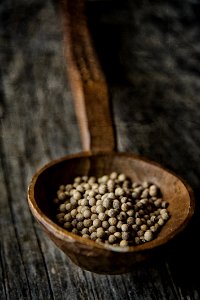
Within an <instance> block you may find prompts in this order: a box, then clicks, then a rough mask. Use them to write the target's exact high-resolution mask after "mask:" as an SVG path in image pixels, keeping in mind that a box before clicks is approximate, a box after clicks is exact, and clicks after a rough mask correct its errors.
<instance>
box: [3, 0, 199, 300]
mask: <svg viewBox="0 0 200 300" xmlns="http://www.w3.org/2000/svg"><path fill="white" fill-rule="evenodd" d="M199 8H200V5H199V4H198V2H197V1H190V0H186V1H182V2H180V1H156V2H154V3H151V2H149V1H131V0H129V1H124V2H123V1H111V0H107V1H103V0H102V1H89V2H88V15H89V20H90V25H91V29H92V32H93V36H94V40H95V45H96V49H97V50H98V53H99V56H100V58H101V62H102V65H103V66H104V69H105V72H106V75H107V78H108V81H109V87H110V94H111V96H112V103H113V110H114V118H115V125H116V129H117V138H118V149H119V150H120V151H129V152H133V153H137V154H141V155H143V156H146V157H148V158H150V159H153V160H155V161H157V162H159V163H161V164H163V165H164V166H165V167H168V168H169V169H171V170H173V171H175V172H176V173H177V174H179V175H181V176H182V177H183V178H184V179H185V180H187V182H188V183H189V184H190V185H191V186H192V188H193V189H194V191H195V195H196V200H197V201H196V202H197V204H196V206H197V207H196V216H195V218H194V219H193V222H192V223H191V225H190V226H189V227H188V230H187V232H185V234H184V235H183V237H182V239H180V240H178V241H177V242H176V243H175V245H174V248H172V249H171V250H169V253H168V254H166V256H165V257H164V258H162V259H161V258H159V259H158V260H156V261H155V260H154V261H149V262H148V263H146V264H143V265H139V266H137V267H136V268H135V269H134V270H133V272H131V273H129V274H126V275H117V276H104V275H96V274H93V273H89V272H86V271H83V270H82V269H80V268H78V267H76V266H75V265H74V264H73V263H71V261H70V260H69V259H68V258H67V257H66V256H65V255H64V254H63V253H61V251H59V250H58V249H57V248H56V247H55V246H54V245H53V243H52V242H51V241H50V240H49V239H48V238H47V237H46V236H45V235H44V234H43V232H42V231H41V229H40V227H39V226H38V225H37V224H36V222H35V220H34V219H33V217H32V215H31V213H30V211H29V208H28V204H27V201H26V189H27V185H28V183H29V181H30V179H31V177H32V175H33V173H34V172H35V170H36V169H38V168H39V167H41V166H42V165H43V164H44V163H45V162H47V161H49V160H51V159H53V158H56V157H60V156H62V155H65V154H68V153H75V152H79V151H80V150H81V145H80V140H79V133H78V127H77V125H76V119H75V115H74V110H73V103H72V97H71V93H70V91H69V87H68V84H67V81H66V70H65V65H64V64H63V52H62V47H61V42H62V38H61V31H60V23H59V18H58V15H57V11H56V8H55V6H54V5H53V3H52V2H50V1H47V0H46V1H42V2H41V1H39V0H34V1H28V2H27V1H23V0H18V1H17V2H15V3H12V2H11V1H2V2H1V4H0V14H1V26H0V45H1V85H0V87H1V89H0V93H1V98H0V103H1V106H0V114H1V115H0V117H1V129H0V130H1V132H0V141H1V143H0V152H1V168H0V176H1V180H0V185H1V186H0V192H1V197H0V225H1V226H0V237H1V245H0V247H1V248H0V250H1V252H0V255H1V256H0V264H1V268H0V299H56V300H57V299H95V300H96V299H101V300H102V299H103V300H104V299H105V300H106V299H167V300H168V299H200V280H199V269H200V258H199V253H200V248H199V245H198V237H199V228H200V221H199V214H200V211H199V203H198V197H199V192H200V188H199V178H200V164H199V162H200V155H199V149H200V135H199V132H200V121H199V120H200V96H199V95H200V93H199V92H200V71H199V70H200V54H199V53H200V43H199V34H200V24H199V19H198V12H199ZM169 188H170V187H169Z"/></svg>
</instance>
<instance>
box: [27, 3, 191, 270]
mask: <svg viewBox="0 0 200 300" xmlns="http://www.w3.org/2000/svg"><path fill="white" fill-rule="evenodd" d="M61 12H62V15H63V21H64V45H65V54H66V60H67V67H68V75H69V79H70V83H71V89H72V92H73V97H74V103H75V109H76V114H77V118H78V121H79V126H80V132H81V138H82V144H83V149H84V152H82V153H79V154H74V155H68V156H65V157H63V158H61V159H58V160H55V161H52V162H50V163H48V164H47V165H45V166H44V167H43V168H42V169H40V170H39V171H38V172H37V173H36V174H35V175H34V176H33V179H32V181H31V183H30V185H29V190H28V202H29V206H30V209H31V211H32V213H33V215H34V216H35V218H36V220H37V221H38V222H39V223H40V224H41V225H42V227H43V229H44V230H45V232H46V233H47V234H48V235H49V237H50V238H51V239H52V240H53V241H54V242H55V244H56V245H57V246H58V247H59V248H60V249H61V250H63V251H64V253H66V254H67V255H68V256H69V257H70V258H71V260H72V261H73V262H74V263H75V264H77V265H78V266H80V267H82V268H84V269H87V270H90V271H93V272H97V273H104V274H119V273H123V272H128V271H130V270H132V268H133V264H134V263H136V262H139V261H142V260H144V259H145V258H147V257H149V255H151V254H153V253H157V250H158V249H159V250H160V248H161V246H162V245H164V244H166V243H167V242H168V241H170V240H171V239H172V238H173V237H175V236H176V235H177V234H178V233H179V232H180V231H182V230H183V229H184V227H185V226H186V225H187V223H188V221H189V220H190V218H191V217H192V215H193V212H194V197H193V193H192V190H191V189H190V188H189V186H188V185H187V184H186V183H185V182H183V180H181V179H180V178H179V177H177V176H176V175H175V174H173V173H171V172H169V171H167V170H165V169H164V168H162V167H161V166H159V165H158V164H156V163H152V162H149V161H147V160H146V159H142V158H140V157H137V156H135V155H132V154H127V153H118V152H116V151H115V149H116V139H115V134H114V129H113V121H112V118H111V111H110V107H109V106H110V103H109V97H108V89H107V84H106V81H105V78H104V76H103V73H102V71H101V68H100V66H99V63H98V60H97V57H96V55H95V53H94V50H93V47H92V43H91V39H90V35H89V32H88V27H87V22H86V18H85V13H84V1H79V0H74V1H70V0H69V1H67V0H65V1H63V2H62V9H61ZM113 171H116V172H119V173H125V174H126V175H127V176H128V177H130V178H131V179H132V180H133V181H136V182H139V183H141V182H142V181H148V182H153V183H155V184H156V185H158V186H159V187H160V189H161V191H162V194H163V199H164V200H165V201H167V202H169V207H168V210H169V212H170V215H171V218H170V219H169V220H168V221H167V223H166V224H165V226H164V227H163V228H162V230H161V231H160V233H159V235H158V236H157V237H156V238H155V239H154V240H152V241H150V242H147V243H144V244H141V245H138V246H131V247H113V246H109V245H106V244H105V245H104V244H98V243H96V242H94V241H91V240H88V239H85V238H82V237H80V236H77V235H75V234H73V233H70V232H68V231H66V230H65V229H63V228H61V227H60V226H59V225H57V224H56V222H55V214H56V212H55V211H54V208H53V207H54V206H53V198H54V197H55V195H56V191H57V189H58V187H59V185H60V184H67V183H70V182H72V180H73V179H74V177H75V176H83V175H95V176H102V175H104V174H109V173H111V172H113Z"/></svg>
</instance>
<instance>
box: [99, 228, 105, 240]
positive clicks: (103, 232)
mask: <svg viewBox="0 0 200 300" xmlns="http://www.w3.org/2000/svg"><path fill="white" fill-rule="evenodd" d="M104 235H105V231H104V229H103V228H102V227H99V228H97V237H98V238H103V237H104Z"/></svg>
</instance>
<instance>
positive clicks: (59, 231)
mask: <svg viewBox="0 0 200 300" xmlns="http://www.w3.org/2000/svg"><path fill="white" fill-rule="evenodd" d="M99 155H118V156H123V157H127V158H131V159H135V160H140V161H141V162H145V163H148V164H151V165H153V166H154V167H156V168H159V169H162V170H164V171H165V172H167V173H169V174H171V175H173V176H175V177H176V178H177V179H178V180H180V181H181V182H182V184H183V185H184V186H185V188H186V190H187V192H188V194H189V197H190V205H189V207H188V214H187V216H186V218H185V219H184V220H183V222H182V223H181V224H180V225H179V226H178V227H177V228H175V230H173V231H172V232H170V233H169V234H167V235H166V236H164V237H163V238H161V239H159V240H157V239H156V238H155V239H154V240H152V241H150V242H147V243H144V244H141V245H136V246H130V247H116V246H111V245H107V244H103V243H102V244H99V243H96V242H94V241H92V240H88V239H86V238H83V237H80V236H78V235H76V234H73V233H71V232H68V231H67V230H66V229H64V228H62V227H60V226H59V225H57V224H56V223H54V222H53V221H52V220H51V219H50V218H48V217H47V216H46V215H45V214H44V213H43V212H42V211H41V209H40V208H39V207H38V205H37V203H36V201H35V197H34V188H35V184H36V182H37V179H38V177H39V176H40V174H41V173H42V172H44V171H45V170H46V169H47V168H49V167H52V166H54V165H55V164H58V163H61V162H62V161H65V160H70V159H74V158H84V157H92V156H99ZM28 204H29V207H30V210H31V211H32V213H33V215H34V216H35V218H36V220H37V221H38V222H39V223H41V224H42V225H43V226H44V228H46V229H47V230H48V231H49V232H51V234H52V235H55V236H56V237H57V238H59V239H61V240H63V241H66V242H70V241H71V242H73V241H74V240H76V241H77V242H79V243H80V244H83V245H87V246H90V247H92V248H99V249H104V250H108V251H114V252H140V251H142V252H143V251H147V250H151V249H153V248H157V247H159V246H162V245H164V244H166V243H167V242H169V241H170V240H171V239H172V238H174V236H176V235H177V234H178V233H180V232H181V231H182V230H183V229H184V228H185V227H186V225H187V224H188V222H189V221H190V219H191V218H192V216H193V214H194V209H195V199H194V194H193V191H192V189H191V187H190V186H189V185H188V184H187V183H186V182H185V181H184V180H183V179H182V178H180V176H177V175H176V174H175V173H174V172H172V171H169V170H168V169H167V168H163V167H162V166H161V165H160V164H158V163H156V162H152V161H150V160H148V159H146V158H143V157H141V156H137V155H135V154H130V153H126V152H103V151H101V152H98V153H92V152H89V151H88V152H80V153H76V154H70V155H66V156H64V157H61V158H59V159H55V160H53V161H51V162H49V163H47V164H45V165H44V166H43V167H42V168H41V169H39V170H38V171H37V172H36V173H35V175H34V176H33V178H32V180H31V182H30V184H29V186H28ZM165 226H166V225H165Z"/></svg>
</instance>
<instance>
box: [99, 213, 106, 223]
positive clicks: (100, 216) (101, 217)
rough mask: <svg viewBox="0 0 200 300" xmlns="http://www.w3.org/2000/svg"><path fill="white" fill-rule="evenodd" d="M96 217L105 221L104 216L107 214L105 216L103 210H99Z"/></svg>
mask: <svg viewBox="0 0 200 300" xmlns="http://www.w3.org/2000/svg"><path fill="white" fill-rule="evenodd" d="M98 218H99V220H101V221H105V220H106V218H107V216H106V214H105V213H104V212H100V213H99V215H98Z"/></svg>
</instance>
